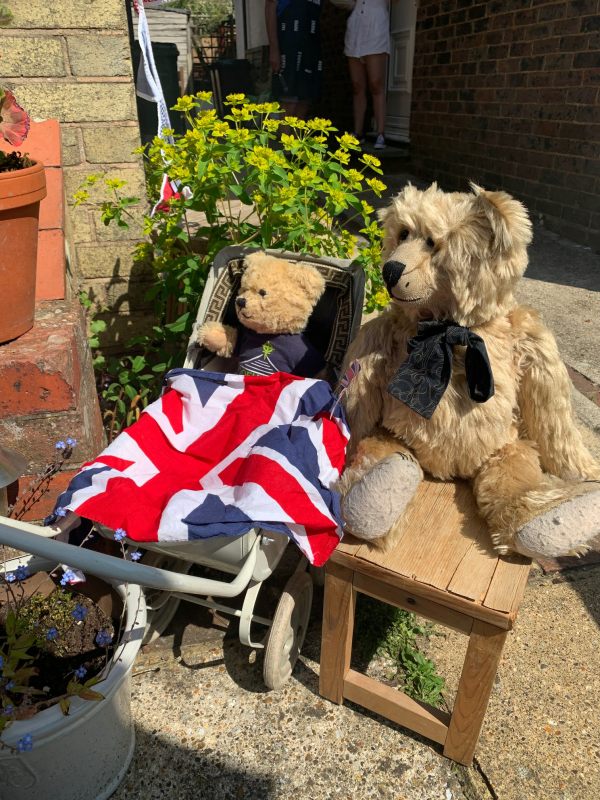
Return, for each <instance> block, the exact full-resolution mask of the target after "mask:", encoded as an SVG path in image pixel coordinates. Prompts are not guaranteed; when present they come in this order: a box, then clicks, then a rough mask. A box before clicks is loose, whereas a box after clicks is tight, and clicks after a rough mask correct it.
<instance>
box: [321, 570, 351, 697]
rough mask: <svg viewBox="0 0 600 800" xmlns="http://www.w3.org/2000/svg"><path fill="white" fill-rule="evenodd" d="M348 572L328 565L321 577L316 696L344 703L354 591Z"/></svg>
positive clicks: (348, 667)
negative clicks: (321, 590) (323, 585)
mask: <svg viewBox="0 0 600 800" xmlns="http://www.w3.org/2000/svg"><path fill="white" fill-rule="evenodd" d="M353 577H354V573H353V572H352V570H349V569H346V568H345V567H340V566H339V565H338V564H331V563H330V564H328V565H327V572H326V575H325V596H324V605H323V631H322V636H321V672H320V678H319V693H320V694H321V695H322V696H323V697H326V698H327V699H328V700H331V701H332V702H333V703H343V702H344V678H345V677H346V675H347V673H348V670H349V669H350V656H351V655H352V633H353V630H354V610H355V606H356V591H355V589H354V586H353V584H352V580H353Z"/></svg>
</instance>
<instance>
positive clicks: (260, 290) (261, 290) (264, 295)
mask: <svg viewBox="0 0 600 800" xmlns="http://www.w3.org/2000/svg"><path fill="white" fill-rule="evenodd" d="M258 293H259V295H260V296H261V297H266V295H267V292H266V290H265V289H259V290H258Z"/></svg>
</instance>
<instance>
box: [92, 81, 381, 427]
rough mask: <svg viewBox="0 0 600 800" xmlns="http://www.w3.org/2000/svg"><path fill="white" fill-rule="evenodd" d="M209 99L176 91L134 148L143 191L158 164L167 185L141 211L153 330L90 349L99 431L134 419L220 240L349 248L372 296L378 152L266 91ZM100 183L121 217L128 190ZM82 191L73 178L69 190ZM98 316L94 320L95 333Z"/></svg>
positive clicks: (182, 333)
mask: <svg viewBox="0 0 600 800" xmlns="http://www.w3.org/2000/svg"><path fill="white" fill-rule="evenodd" d="M210 103H211V95H210V93H209V92H200V93H198V94H197V95H195V96H186V97H182V98H180V99H179V100H178V101H177V104H176V105H175V107H174V109H175V110H176V111H179V112H181V113H183V114H184V116H185V118H186V121H187V126H188V129H187V130H186V132H185V133H184V134H182V135H177V134H175V133H174V132H173V131H168V132H166V134H167V136H168V137H169V138H170V140H165V139H162V138H158V137H157V138H156V139H155V140H154V141H153V142H152V143H151V144H150V146H149V147H148V148H146V149H144V150H143V151H142V152H143V154H144V156H145V158H146V161H147V177H148V186H149V194H150V197H152V198H154V201H156V199H157V197H158V195H159V190H160V187H161V184H162V182H163V180H164V176H165V173H167V174H168V177H169V179H170V181H171V182H174V183H175V184H176V185H177V186H178V191H177V192H176V193H175V195H174V196H173V197H171V199H169V200H168V201H166V202H163V203H161V204H159V205H158V206H157V207H156V208H155V210H154V213H153V214H147V215H146V216H145V233H146V234H147V237H148V238H147V241H146V242H144V243H142V244H141V245H140V247H139V249H138V257H139V258H140V260H144V261H146V262H150V264H151V265H152V268H153V271H154V282H153V285H152V287H151V289H150V297H151V298H152V300H153V301H154V305H155V325H154V328H153V331H152V333H151V334H150V335H149V336H146V337H143V338H138V339H137V340H136V341H135V342H133V347H128V348H127V350H128V352H131V351H132V349H133V351H134V352H135V353H136V354H135V355H134V356H132V355H126V356H124V357H122V358H120V359H110V360H108V361H104V360H103V359H102V357H101V356H100V358H99V359H97V361H96V365H97V366H98V367H100V369H101V370H103V371H104V383H103V387H102V398H103V401H104V408H105V417H106V420H107V422H108V428H109V432H110V433H114V432H118V429H119V427H120V426H121V425H122V424H130V423H131V422H133V421H134V420H135V419H136V417H137V415H138V414H139V412H140V410H141V407H143V406H144V405H145V404H146V402H147V401H148V400H151V399H153V398H154V397H155V396H156V395H157V393H158V392H159V388H160V381H161V378H162V375H163V373H164V372H165V371H166V370H167V369H169V368H170V367H171V366H179V365H180V364H181V363H183V354H184V352H185V345H186V342H187V339H188V337H189V334H190V332H191V327H192V323H193V320H194V318H195V314H196V309H197V306H198V302H199V300H200V297H201V294H202V291H203V288H204V283H205V279H206V275H207V272H208V269H209V267H210V265H211V264H212V261H213V259H214V257H215V255H216V254H217V253H218V251H219V250H221V249H222V248H223V247H225V246H226V245H231V244H243V245H249V246H255V247H263V248H276V249H281V250H291V251H294V252H303V253H310V254H312V255H316V256H320V255H322V256H325V255H327V256H333V257H338V258H356V259H357V260H358V261H360V262H361V263H362V264H363V266H364V269H365V272H366V275H367V304H366V310H372V309H374V308H376V307H378V306H380V305H382V304H383V302H382V301H383V297H384V294H385V290H384V289H383V286H382V284H381V279H380V275H379V270H378V269H377V265H378V263H379V256H380V250H381V232H380V229H379V226H378V224H377V220H376V217H375V212H374V208H373V207H372V206H371V205H370V203H369V196H370V195H371V193H374V194H375V195H377V196H381V194H382V192H383V191H384V190H385V189H386V186H385V184H383V183H382V182H381V180H379V178H378V177H377V176H378V175H381V172H382V171H381V164H380V162H379V160H378V159H377V158H375V157H374V156H371V155H368V154H363V153H362V152H361V150H360V147H359V143H358V140H357V139H356V138H355V137H353V136H351V135H350V134H347V133H344V134H341V133H340V132H338V131H337V129H336V128H335V127H334V126H333V125H332V123H331V122H330V121H329V120H327V119H309V120H300V119H297V118H296V117H289V116H284V112H283V110H282V109H281V108H280V107H279V105H278V104H277V103H252V102H249V101H248V100H247V99H246V97H245V96H244V95H241V94H239V95H229V97H228V98H227V101H226V106H227V108H228V113H226V114H225V116H224V118H222V119H221V118H219V116H218V115H217V112H216V111H215V109H214V108H212V107H210ZM98 179H99V178H98V176H90V178H89V179H88V181H87V183H88V184H90V185H91V184H93V183H95V182H96V181H97V180H98ZM106 185H107V188H108V189H110V191H111V193H112V198H111V200H109V201H105V202H104V203H102V205H101V214H102V219H103V221H104V223H105V224H109V223H110V222H112V221H115V222H116V223H117V224H119V225H121V226H127V225H128V219H129V218H130V215H131V207H132V205H134V204H135V203H136V202H138V200H137V198H132V197H128V196H126V195H125V193H124V192H123V188H124V184H123V183H122V182H118V181H115V180H113V179H110V178H109V179H108V180H106ZM88 201H89V192H88V186H86V185H84V186H83V187H82V188H81V189H80V191H79V192H78V193H77V194H76V202H80V203H85V202H88ZM189 212H192V213H191V214H190V213H189ZM191 219H193V220H194V224H193V225H192V222H191ZM198 220H199V222H198ZM173 301H175V303H174V302H173ZM173 305H179V309H180V315H179V317H178V318H177V319H175V320H173V319H172V318H169V315H168V309H169V308H172V307H173ZM102 324H103V323H102V320H97V321H96V323H95V330H94V333H101V332H102V331H101V328H102ZM98 343H99V342H98V339H96V340H95V342H94V344H96V345H97V344H98ZM136 348H137V352H136Z"/></svg>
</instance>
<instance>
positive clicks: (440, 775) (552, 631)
mask: <svg viewBox="0 0 600 800" xmlns="http://www.w3.org/2000/svg"><path fill="white" fill-rule="evenodd" d="M398 163H399V162H394V163H393V166H394V168H395V170H396V175H395V177H393V178H390V177H388V184H389V185H390V190H391V191H397V190H398V189H399V188H400V187H401V185H402V184H403V182H404V181H405V180H406V177H407V176H406V175H403V174H401V173H400V172H399V171H398V169H397V167H398ZM391 166H392V165H391V162H390V167H391ZM519 297H520V298H521V299H522V301H523V302H527V303H530V304H531V305H534V306H536V307H537V308H538V309H540V310H541V312H542V313H543V315H544V318H545V320H546V322H547V323H548V325H549V326H550V327H551V328H552V329H553V330H554V332H555V333H556V334H557V337H558V341H559V346H560V348H561V352H562V354H563V356H564V358H565V361H566V362H567V364H568V365H569V366H570V367H571V368H572V370H573V372H572V375H573V376H574V380H575V381H576V383H577V385H578V387H579V388H578V389H575V388H574V395H573V397H574V401H575V407H576V410H577V414H578V417H579V420H580V422H581V424H582V428H583V431H584V435H585V438H586V441H587V443H588V445H589V447H590V448H591V449H592V450H593V451H594V452H595V454H596V456H598V457H600V407H599V406H598V404H597V402H594V398H598V390H599V386H600V358H599V355H600V347H599V344H600V330H599V329H600V326H599V324H598V320H600V258H599V257H598V256H597V255H594V254H592V253H591V252H590V251H589V250H586V249H584V248H581V247H577V246H575V245H573V244H571V243H569V242H565V241H563V240H561V239H559V238H558V237H556V236H554V235H553V234H550V233H549V232H548V231H546V230H544V228H543V227H542V226H541V225H539V224H536V226H535V237H534V242H533V245H532V248H531V265H530V268H529V270H528V272H527V277H526V278H525V279H524V281H523V282H522V287H521V289H520V291H519ZM589 398H592V399H589ZM599 559H600V556H599V555H598V554H595V555H592V557H591V558H589V559H587V561H588V562H590V563H588V564H587V565H586V564H585V563H584V562H582V561H580V562H575V563H574V562H573V561H572V560H567V559H565V560H561V561H560V563H556V562H555V563H548V564H545V565H544V569H541V568H539V567H537V568H536V569H535V570H534V571H533V573H532V577H531V580H530V584H529V586H528V589H527V592H526V595H525V600H524V602H523V605H522V609H521V613H520V617H519V620H518V622H517V626H516V628H515V630H514V631H512V632H511V633H510V635H509V638H508V642H507V645H506V647H505V650H504V654H503V659H502V663H501V665H500V669H499V672H498V677H497V681H496V686H495V688H494V691H493V693H492V698H491V701H490V707H489V710H488V714H487V717H486V721H485V725H484V730H483V733H482V737H481V740H480V743H479V747H478V750H477V758H476V762H475V764H474V766H473V767H472V768H469V769H466V768H463V767H459V766H457V765H454V764H452V763H451V762H449V761H448V760H446V759H445V758H443V756H442V755H441V754H440V748H439V747H437V746H435V745H433V746H432V745H431V744H430V743H427V742H425V741H423V740H421V739H420V738H419V737H417V736H414V735H411V734H409V733H408V732H406V731H404V730H402V729H401V728H399V727H398V726H395V725H392V724H390V723H387V722H386V721H384V720H383V719H381V718H379V717H377V716H375V715H372V714H370V713H368V712H365V711H363V710H361V709H359V708H358V707H356V706H352V705H350V704H349V705H347V706H344V707H337V706H334V705H332V704H330V703H328V702H326V701H324V700H322V699H321V698H320V697H319V695H318V692H317V686H318V669H319V667H318V660H319V620H320V609H321V605H320V602H321V599H322V598H321V590H317V593H316V598H315V603H314V606H313V615H312V623H311V628H310V631H309V635H308V637H307V643H306V646H305V650H304V653H303V655H302V657H301V660H300V662H299V664H298V666H297V668H296V671H295V673H294V675H293V677H292V680H291V681H290V683H289V684H288V686H287V687H286V688H285V689H284V690H283V691H281V692H279V693H269V692H266V690H265V689H264V687H263V685H262V680H261V656H260V654H257V653H255V652H253V651H250V650H249V649H247V648H242V647H241V645H239V643H238V641H237V637H236V635H235V629H234V628H235V626H233V625H232V626H231V630H229V631H228V632H227V634H224V632H223V630H221V629H219V628H217V627H215V626H214V625H212V623H211V619H210V617H209V616H208V614H207V612H204V611H199V613H198V614H197V615H196V617H195V621H192V617H191V616H190V614H189V610H184V609H182V611H181V613H180V614H178V617H177V618H176V620H175V625H174V628H173V633H172V635H170V636H166V637H164V638H163V639H162V640H161V641H160V642H158V643H157V644H155V645H152V646H151V647H149V648H146V650H145V652H143V653H142V654H141V655H140V657H139V659H138V661H137V663H136V667H135V672H134V678H133V684H134V692H133V707H134V715H135V720H136V729H137V734H138V747H137V750H136V755H135V759H134V761H133V763H132V766H131V768H130V770H129V773H128V775H127V777H126V779H125V782H124V783H123V785H122V787H121V788H120V789H119V790H118V792H117V793H116V794H115V795H114V797H115V798H116V800H126V799H127V800H129V799H130V798H131V800H135V799H136V798H140V800H141V798H144V800H153V799H154V798H162V797H164V796H166V795H167V796H169V797H171V798H174V799H175V800H188V798H189V800H192V799H193V800H196V798H200V797H202V798H207V799H210V800H229V798H234V799H235V800H245V799H246V798H257V800H258V799H260V800H262V799H263V798H264V800H267V798H268V800H275V799H279V798H281V799H282V800H283V798H286V800H287V798H290V797H295V798H297V800H313V799H314V800H319V799H320V798H340V800H341V798H344V800H346V798H348V799H349V798H353V799H356V800H361V799H362V798H382V799H384V800H387V798H390V800H392V799H393V800H429V798H431V799H432V800H433V798H435V799H436V800H437V799H438V798H439V799H440V800H452V798H465V800H526V799H527V798H535V799H536V800H538V799H539V800H548V799H549V798H553V799H554V798H556V799H557V800H596V798H597V797H599V796H600V736H599V733H598V730H599V726H598V719H599V718H600V715H599V713H598V708H599V707H600V675H599V671H598V652H599V651H600V634H599V624H600V564H599V563H598V560H599ZM594 562H595V563H594ZM424 646H425V647H426V649H427V650H428V651H429V653H430V654H431V655H432V657H433V658H434V659H435V661H436V663H437V664H438V667H439V669H440V671H441V672H442V673H443V674H444V675H445V676H446V679H447V682H448V701H449V702H450V703H451V701H452V694H453V692H454V690H455V687H456V682H457V680H458V670H459V668H460V664H461V662H462V657H463V653H464V646H465V641H464V639H462V637H461V636H460V634H448V635H447V636H441V635H437V636H434V637H432V638H431V639H430V640H429V641H428V642H427V643H425V645H424ZM373 668H374V669H379V670H383V671H385V668H386V665H385V662H379V663H376V664H375V665H373Z"/></svg>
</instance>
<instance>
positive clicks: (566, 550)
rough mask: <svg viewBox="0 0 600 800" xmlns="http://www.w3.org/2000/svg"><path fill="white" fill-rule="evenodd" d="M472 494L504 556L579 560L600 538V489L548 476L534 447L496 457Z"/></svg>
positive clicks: (517, 445)
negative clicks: (514, 554) (577, 558)
mask: <svg viewBox="0 0 600 800" xmlns="http://www.w3.org/2000/svg"><path fill="white" fill-rule="evenodd" d="M473 489H474V492H475V498H476V500H477V505H478V507H479V510H480V512H481V514H482V516H483V517H484V518H485V519H486V521H487V523H488V525H489V528H490V534H491V537H492V541H493V543H494V546H495V547H496V549H497V550H498V551H499V552H500V553H506V552H509V551H516V552H518V553H522V554H523V555H526V556H530V557H533V558H535V557H536V556H541V557H546V558H556V557H557V556H564V555H575V554H579V553H582V552H585V551H586V550H587V549H589V547H590V545H591V543H592V542H593V540H594V539H595V538H596V537H597V536H600V483H598V482H596V481H586V482H582V483H575V482H569V481H563V480H561V479H560V478H556V477H555V476H553V475H547V474H545V473H544V472H543V471H542V468H541V466H540V459H539V455H538V452H537V450H536V449H535V448H534V447H533V446H532V445H531V444H530V443H529V442H526V441H518V442H514V443H512V444H509V445H506V446H505V447H504V448H502V450H500V451H499V452H498V453H496V454H495V455H494V456H492V458H491V459H490V460H489V461H488V462H487V463H486V464H485V465H484V466H483V467H482V469H481V470H480V472H479V473H478V475H477V476H476V478H475V481H474V485H473Z"/></svg>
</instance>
